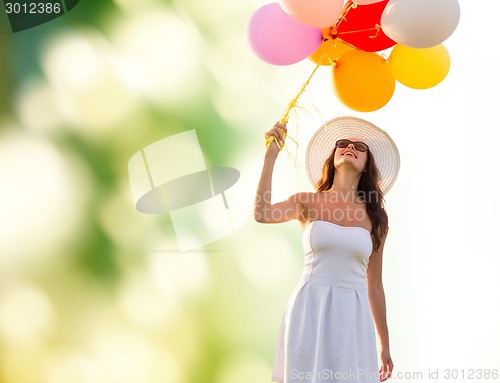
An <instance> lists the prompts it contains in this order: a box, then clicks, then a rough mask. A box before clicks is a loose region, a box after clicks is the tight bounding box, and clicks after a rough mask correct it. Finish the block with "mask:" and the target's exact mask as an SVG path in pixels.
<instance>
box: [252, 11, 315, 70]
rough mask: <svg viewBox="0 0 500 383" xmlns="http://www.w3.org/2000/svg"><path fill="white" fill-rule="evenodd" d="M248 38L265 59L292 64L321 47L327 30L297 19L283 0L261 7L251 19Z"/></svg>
mask: <svg viewBox="0 0 500 383" xmlns="http://www.w3.org/2000/svg"><path fill="white" fill-rule="evenodd" d="M248 38H249V40H250V45H251V47H252V49H253V51H254V52H255V54H256V55H257V56H258V57H259V58H261V59H262V60H264V61H265V62H267V63H269V64H273V65H290V64H295V63H296V62H299V61H301V60H303V59H305V58H307V57H309V56H310V55H311V54H312V53H313V52H314V51H315V50H316V49H318V47H319V46H320V45H321V42H322V41H323V32H322V31H321V29H320V28H315V27H310V26H307V25H304V24H301V23H299V22H298V21H295V20H294V19H292V18H291V17H290V16H288V15H287V14H286V13H285V11H283V9H282V8H281V6H280V5H279V3H271V4H266V5H264V6H262V7H260V8H259V9H257V10H256V11H255V13H254V14H253V15H252V17H251V18H250V21H249V23H248Z"/></svg>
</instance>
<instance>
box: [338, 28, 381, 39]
mask: <svg viewBox="0 0 500 383" xmlns="http://www.w3.org/2000/svg"><path fill="white" fill-rule="evenodd" d="M368 31H377V32H376V33H375V35H374V36H370V38H371V39H374V38H375V37H377V36H378V35H379V33H380V25H378V24H377V25H375V28H367V29H359V30H356V31H345V32H338V33H337V34H338V35H345V34H348V33H359V32H368Z"/></svg>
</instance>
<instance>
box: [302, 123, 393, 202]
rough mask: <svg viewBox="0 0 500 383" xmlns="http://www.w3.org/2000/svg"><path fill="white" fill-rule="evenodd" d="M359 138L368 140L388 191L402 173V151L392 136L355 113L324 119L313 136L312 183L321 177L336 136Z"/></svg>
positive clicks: (309, 158)
mask: <svg viewBox="0 0 500 383" xmlns="http://www.w3.org/2000/svg"><path fill="white" fill-rule="evenodd" d="M342 138H356V139H358V140H360V141H363V142H365V143H366V144H368V146H369V150H370V152H371V154H372V155H373V157H374V158H375V164H376V165H377V168H378V170H379V173H380V189H381V190H382V194H383V195H385V194H386V193H387V192H388V191H389V189H390V188H391V187H392V185H394V182H395V181H396V178H397V177H398V173H399V163H400V158H399V151H398V148H397V146H396V144H395V143H394V141H393V140H392V138H391V137H390V136H389V135H388V134H387V133H386V132H385V131H383V130H382V129H380V128H379V127H377V126H375V125H373V124H372V123H371V122H368V121H365V120H362V119H361V118H356V117H338V118H334V119H333V120H330V121H328V122H325V123H324V124H323V125H322V126H321V127H320V128H319V129H318V130H317V131H316V133H314V135H313V136H312V138H311V140H310V141H309V145H308V146H307V151H306V170H307V175H308V176H309V181H310V182H311V184H312V185H313V186H315V185H316V183H317V182H318V180H319V179H320V178H321V174H322V170H323V166H324V164H325V161H326V159H327V158H328V157H329V156H330V154H331V153H332V150H333V148H334V147H335V143H336V142H337V140H340V139H342Z"/></svg>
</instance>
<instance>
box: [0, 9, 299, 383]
mask: <svg viewBox="0 0 500 383" xmlns="http://www.w3.org/2000/svg"><path fill="white" fill-rule="evenodd" d="M256 6H257V5H256V4H255V3H251V2H249V3H246V4H238V5H236V4H233V3H231V2H222V1H216V2H208V3H207V2H200V1H195V2H192V1H183V0H179V1H145V0H140V1H139V0H116V1H110V0H95V1H91V0H84V1H80V3H79V4H78V5H77V6H76V7H75V8H74V9H73V10H72V11H70V12H68V13H67V14H66V15H64V16H63V17H60V18H58V19H55V20H53V21H51V22H49V23H47V24H43V25H40V26H37V27H34V28H31V29H28V30H25V31H22V32H18V33H12V32H11V31H10V26H9V25H8V20H7V17H6V14H5V13H4V12H1V16H0V17H1V18H2V19H1V22H2V24H1V34H0V39H1V40H0V42H1V45H0V47H1V52H0V60H1V67H0V86H1V90H0V108H1V109H0V179H1V183H2V185H1V189H2V191H1V192H0V197H1V198H0V200H1V202H0V217H1V218H0V381H1V382H2V383H9V382H15V383H31V382H32V383H35V382H36V383H41V382H50V383H63V382H64V383H67V382H72V383H112V382H116V383H127V382H130V383H132V382H134V383H135V382H150V383H154V382H169V383H175V382H179V383H181V382H221V383H224V382H234V381H239V382H240V383H241V382H245V381H248V382H250V381H252V382H255V381H258V380H262V381H267V380H269V377H270V360H271V358H272V353H273V351H274V340H272V341H271V339H273V338H274V336H275V334H276V331H277V326H278V323H279V320H280V319H281V313H279V312H278V311H277V312H276V314H277V315H271V316H270V315H268V310H269V308H270V306H271V304H272V302H271V301H267V300H265V299H262V298H263V297H265V294H266V290H267V289H268V288H277V289H278V290H280V289H281V288H282V287H281V286H279V284H280V282H281V281H282V280H283V276H284V273H283V271H282V270H281V269H282V266H281V267H278V268H276V269H275V270H274V271H273V270H271V269H268V266H272V265H269V264H267V265H265V266H264V261H265V260H264V259H263V257H262V255H261V254H264V253H263V251H262V249H263V248H264V246H265V245H263V244H259V243H255V240H254V237H253V235H256V234H255V232H254V233H253V234H252V233H251V232H250V235H249V233H248V232H247V234H246V235H242V234H241V230H240V231H237V232H235V233H234V235H233V236H231V237H230V238H225V239H221V240H220V241H217V242H215V243H213V244H210V245H208V246H206V248H204V249H200V251H192V252H185V253H181V252H179V251H176V249H177V245H176V242H175V235H174V231H173V228H172V225H171V222H170V219H169V217H168V214H167V215H162V216H155V215H145V214H141V213H139V212H138V211H136V210H135V208H134V203H133V200H132V197H131V194H130V185H129V179H128V174H127V163H128V160H129V158H130V157H131V156H132V155H133V154H134V153H136V152H137V151H139V150H141V149H142V148H143V147H145V146H147V145H149V144H151V143H153V142H155V141H157V140H160V139H163V138H165V137H168V136H171V135H173V134H176V133H179V132H183V131H186V130H190V129H196V133H197V135H198V138H199V141H200V146H201V148H202V151H203V154H204V156H205V161H206V163H207V165H209V166H231V167H234V168H236V169H238V170H240V172H241V177H240V181H239V183H238V185H239V186H238V188H239V195H240V199H241V203H238V204H236V205H233V206H232V208H233V209H239V211H240V215H241V214H243V215H248V218H250V212H251V206H252V194H253V192H254V190H255V174H256V173H255V172H256V171H257V172H258V170H259V169H258V167H256V168H255V169H254V168H253V166H252V165H254V164H252V161H254V160H255V159H254V158H251V157H249V156H248V153H250V152H252V151H253V150H258V152H259V153H263V149H262V148H263V147H262V140H261V138H262V136H261V135H262V131H263V128H262V123H263V122H264V121H266V122H267V123H269V121H267V120H266V118H268V117H266V115H267V116H268V113H269V111H266V110H264V108H265V106H266V99H265V97H262V96H261V94H262V92H263V91H264V92H265V88H264V83H265V80H264V79H262V78H259V77H258V76H254V75H253V73H252V71H253V69H251V68H250V67H249V66H242V63H244V62H245V60H254V58H253V57H252V55H251V53H250V52H249V50H248V47H247V46H246V40H245V28H246V20H247V18H248V16H249V14H250V13H251V12H252V11H253V9H255V7H256ZM214 9H217V11H216V12H215V11H214ZM221 23H222V25H223V27H222V26H221ZM271 121H272V120H271ZM255 126H259V130H258V131H259V132H260V133H259V134H255V129H254V128H255ZM266 126H267V125H266ZM241 142H246V146H243V145H238V143H241ZM183 161H189V158H181V159H179V166H182V162H183ZM245 168H247V171H246V172H245ZM248 169H252V170H248ZM196 224H197V223H196V222H193V225H196ZM213 224H214V225H216V224H217V222H213ZM249 225H250V226H251V227H253V229H250V231H258V230H259V229H257V228H256V227H257V225H255V226H254V224H253V223H252V222H251V221H250V220H249ZM272 242H275V244H274V246H283V247H284V248H285V249H286V248H290V246H291V245H290V244H289V243H285V244H284V243H283V241H281V240H279V239H275V240H273V241H271V245H272ZM296 244H297V243H296ZM266 246H267V245H266ZM234 249H238V252H237V253H234V254H233V252H234ZM234 255H236V256H234ZM283 257H289V259H287V261H288V262H289V263H290V265H291V267H300V264H301V261H300V257H297V258H294V257H292V256H291V254H289V255H287V254H284V255H282V256H281V257H278V259H277V260H273V262H280V259H279V258H281V261H282V260H283V259H282V258H283ZM289 286H291V284H289ZM285 289H286V286H284V287H283V292H284V293H285ZM286 293H288V291H286ZM243 302H244V304H242V303H243ZM281 309H282V307H280V309H279V311H281Z"/></svg>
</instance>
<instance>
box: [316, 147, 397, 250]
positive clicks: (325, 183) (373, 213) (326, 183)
mask: <svg viewBox="0 0 500 383" xmlns="http://www.w3.org/2000/svg"><path fill="white" fill-rule="evenodd" d="M336 150H337V147H335V148H334V149H333V151H332V154H331V155H330V157H328V158H327V159H326V161H325V165H324V166H323V172H322V174H321V178H320V179H319V181H318V182H317V183H316V186H315V188H316V191H317V192H321V191H326V190H329V189H330V188H331V187H332V185H333V179H334V178H335V166H334V157H335V152H336ZM367 154H368V156H367V159H366V165H365V170H363V174H362V175H361V178H360V180H359V184H358V196H359V197H361V198H362V199H363V201H364V203H365V206H366V212H367V213H368V217H370V221H371V222H372V231H371V235H372V241H373V247H374V249H375V251H376V252H377V253H378V250H379V248H380V245H381V238H382V237H383V236H385V235H386V234H387V231H388V230H389V219H388V217H387V213H386V211H385V209H384V196H383V195H382V191H381V190H380V186H379V178H380V175H379V171H378V169H377V165H376V164H375V159H374V158H373V155H372V154H371V153H370V150H368V152H367Z"/></svg>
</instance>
